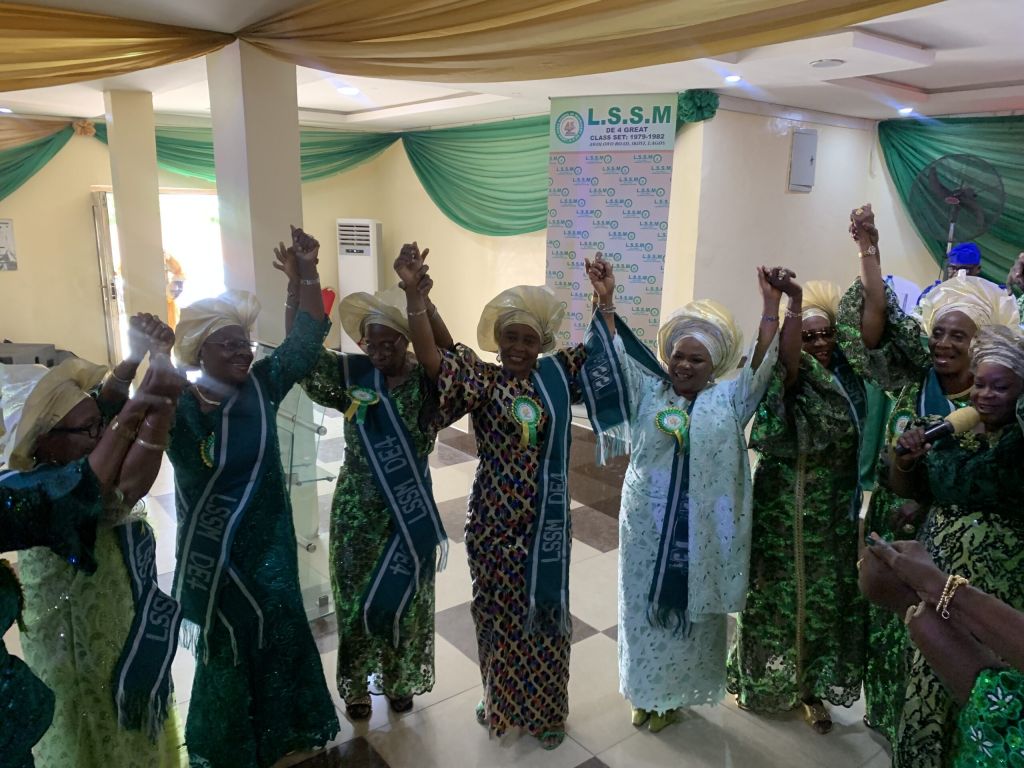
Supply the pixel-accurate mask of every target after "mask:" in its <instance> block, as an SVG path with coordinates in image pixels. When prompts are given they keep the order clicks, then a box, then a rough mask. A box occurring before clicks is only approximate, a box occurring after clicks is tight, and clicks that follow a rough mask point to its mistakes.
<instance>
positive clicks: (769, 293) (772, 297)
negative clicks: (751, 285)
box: [755, 265, 795, 314]
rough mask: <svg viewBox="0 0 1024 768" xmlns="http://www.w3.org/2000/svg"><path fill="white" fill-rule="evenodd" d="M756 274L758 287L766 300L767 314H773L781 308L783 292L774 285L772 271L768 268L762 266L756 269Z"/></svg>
mask: <svg viewBox="0 0 1024 768" xmlns="http://www.w3.org/2000/svg"><path fill="white" fill-rule="evenodd" d="M755 272H756V273H757V287H758V290H759V291H760V292H761V298H762V299H763V300H764V308H765V312H766V313H767V314H771V313H772V312H775V311H777V310H778V308H779V302H780V301H781V300H782V290H781V289H780V288H776V287H775V286H774V285H772V281H771V274H772V271H771V270H770V269H768V267H766V266H763V265H762V266H760V267H757V268H755ZM794 274H795V273H794Z"/></svg>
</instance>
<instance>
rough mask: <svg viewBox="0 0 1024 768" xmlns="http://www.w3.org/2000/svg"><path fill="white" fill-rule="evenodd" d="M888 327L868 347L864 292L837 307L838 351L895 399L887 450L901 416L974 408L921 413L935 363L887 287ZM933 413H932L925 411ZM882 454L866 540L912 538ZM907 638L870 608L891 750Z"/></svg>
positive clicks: (955, 404)
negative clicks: (902, 523) (902, 525)
mask: <svg viewBox="0 0 1024 768" xmlns="http://www.w3.org/2000/svg"><path fill="white" fill-rule="evenodd" d="M886 299H887V307H886V315H887V316H886V325H885V332H884V334H883V335H882V340H881V342H880V343H879V345H878V347H877V348H875V349H872V350H869V349H867V348H865V346H864V342H863V340H862V338H861V334H860V321H861V315H862V312H863V307H864V294H863V286H862V285H861V283H860V281H859V280H858V281H857V282H855V283H854V284H853V286H852V287H851V288H850V290H849V291H847V292H846V295H845V296H843V299H842V301H841V302H840V304H839V317H838V321H837V324H836V326H837V330H838V337H839V345H840V347H841V348H842V350H843V352H844V354H845V355H846V357H847V358H848V359H849V361H850V365H851V366H853V368H854V370H856V371H857V373H859V374H860V375H861V376H863V377H864V378H865V379H866V380H867V381H870V382H871V383H873V384H874V385H875V386H877V387H878V388H880V389H882V390H884V391H885V392H887V393H888V394H889V397H890V398H891V399H892V400H893V405H892V409H891V411H890V415H889V423H888V424H887V426H886V435H887V437H888V439H887V440H886V449H887V448H888V446H889V445H891V444H892V443H893V442H895V440H896V439H897V438H898V437H899V434H898V433H899V432H900V431H902V429H903V428H905V426H906V425H905V423H903V421H905V419H903V418H902V416H903V415H904V414H910V413H913V414H916V415H917V416H918V417H940V416H945V415H947V414H948V413H949V412H950V411H951V410H953V409H955V408H962V407H964V406H966V405H968V404H969V400H968V393H960V394H958V395H957V396H955V397H952V398H950V399H949V400H947V401H946V403H945V405H944V406H943V407H944V408H945V412H942V413H922V412H921V411H922V408H921V407H920V405H921V403H920V400H921V388H922V383H923V382H924V381H925V378H926V376H927V375H928V373H929V371H930V370H931V356H930V355H929V353H928V348H927V345H926V343H925V340H924V339H923V336H922V334H923V331H922V329H921V326H920V324H919V323H918V322H917V321H916V320H915V319H914V318H913V317H910V316H909V315H907V314H905V313H904V312H903V311H902V310H901V309H900V307H899V302H898V301H897V299H896V296H895V294H893V293H892V291H890V290H889V289H888V287H887V288H886ZM924 410H928V409H924ZM884 459H885V453H884V452H883V453H880V454H879V456H878V466H877V469H876V472H875V480H876V486H875V491H874V493H872V495H871V502H870V503H869V504H868V510H867V515H866V517H865V520H864V535H865V536H867V535H868V534H870V533H871V532H872V531H875V532H877V533H878V534H879V535H880V536H881V537H882V538H884V539H887V540H890V541H892V540H895V539H907V538H914V536H915V535H916V532H907V531H903V530H901V529H894V528H893V526H892V523H891V520H892V517H893V515H894V514H895V513H896V512H897V510H899V508H900V507H901V506H903V504H904V503H906V499H903V498H900V497H899V496H897V495H896V494H894V493H893V492H892V491H890V490H889V488H888V487H887V484H886V478H887V476H888V471H889V469H888V465H887V463H885V461H884ZM909 653H910V639H909V637H908V636H907V630H906V627H904V626H903V617H902V616H896V615H894V614H893V613H892V612H891V611H887V610H885V609H883V608H880V607H878V606H874V605H871V606H869V607H868V639H867V659H866V665H865V668H864V698H865V710H866V713H867V714H866V717H867V719H868V721H869V722H870V723H871V725H872V726H874V727H875V728H877V729H878V730H879V731H880V732H881V733H882V734H883V735H884V736H885V737H886V738H887V739H889V742H890V743H892V744H895V742H896V732H897V728H898V727H899V719H900V712H901V711H902V709H903V697H904V695H905V691H906V685H905V682H906V676H907V665H908V664H909Z"/></svg>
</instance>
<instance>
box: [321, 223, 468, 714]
mask: <svg viewBox="0 0 1024 768" xmlns="http://www.w3.org/2000/svg"><path fill="white" fill-rule="evenodd" d="M428 251H429V249H425V250H424V251H423V253H422V254H420V252H419V249H418V247H417V246H416V244H415V243H412V244H407V245H405V246H403V247H402V253H401V255H400V256H399V259H398V260H397V261H396V264H395V267H396V270H398V271H399V274H400V275H401V274H403V273H404V272H405V271H407V270H418V269H420V268H423V269H425V268H424V267H423V258H424V257H425V256H426V255H427V253H428ZM410 282H411V283H412V281H410ZM415 284H416V285H418V288H419V290H420V291H421V292H423V293H424V295H425V294H426V293H428V292H429V290H430V278H429V277H424V279H423V280H420V281H418V282H416V283H415ZM405 307H406V298H405V292H404V291H403V290H402V289H401V288H392V289H389V290H387V291H383V292H381V293H378V294H375V295H370V294H367V293H355V294H351V295H349V296H347V297H345V299H344V300H343V301H342V302H341V305H340V307H339V313H340V315H341V324H342V327H343V328H344V329H345V332H346V333H347V334H348V335H349V336H350V337H351V338H352V339H353V341H355V342H356V343H358V344H359V345H360V347H361V348H362V349H363V350H364V351H365V353H366V355H365V356H363V355H347V354H344V353H338V352H332V351H328V350H326V349H325V350H322V351H321V352H320V357H319V359H318V360H317V364H316V367H315V368H314V369H313V371H312V373H310V375H309V376H308V377H306V379H304V380H303V382H302V386H303V388H304V389H305V390H306V393H307V394H308V395H309V396H310V398H311V399H312V400H313V401H314V402H316V403H319V404H320V405H322V406H324V407H326V408H335V409H337V410H339V411H341V412H342V413H345V414H346V417H347V418H346V420H345V463H344V465H342V467H341V470H340V471H339V473H338V485H337V488H336V489H335V491H334V499H333V501H332V503H331V528H330V531H331V533H330V535H331V544H330V563H331V587H332V589H333V592H334V607H335V616H336V617H337V621H338V666H337V678H336V679H337V685H338V693H339V694H340V695H341V698H342V699H343V700H344V701H345V708H346V711H347V713H348V716H349V717H350V718H351V719H353V720H365V719H366V718H368V717H369V716H370V713H371V700H370V697H369V692H370V679H371V678H373V687H374V692H379V693H383V694H384V695H386V696H387V697H388V699H389V701H390V705H391V708H392V709H393V710H394V711H396V712H406V711H408V710H410V709H411V708H412V704H413V696H414V695H416V696H418V695H420V694H423V693H427V692H428V691H430V690H431V689H432V688H433V687H434V576H433V571H434V567H433V565H434V562H433V558H431V560H430V562H429V563H423V566H424V567H422V568H421V575H420V583H419V587H418V589H416V590H415V594H414V596H413V597H412V598H411V599H410V601H409V603H408V607H407V608H406V609H405V612H404V615H402V616H401V617H400V621H399V623H398V642H397V644H396V643H395V641H394V637H393V633H392V632H391V631H387V632H386V633H376V632H372V631H370V630H369V629H368V627H367V624H366V619H365V617H364V611H365V607H366V602H367V597H368V596H369V593H370V587H371V581H373V580H374V575H375V573H377V572H378V565H379V564H380V563H381V562H382V558H383V557H384V555H385V552H386V551H387V550H388V546H389V543H390V542H391V541H392V539H393V537H394V536H395V533H396V519H395V517H394V515H393V513H392V510H391V507H390V505H389V502H388V500H387V497H386V496H385V493H384V490H383V489H382V488H381V487H380V485H379V484H378V480H377V476H376V475H375V473H374V471H373V469H372V467H371V462H370V460H369V459H370V457H369V456H368V453H367V447H366V445H365V444H364V441H363V439H362V433H361V432H360V429H359V426H360V424H359V418H360V416H361V415H360V413H359V407H358V402H357V401H354V400H353V391H354V390H355V396H356V397H358V396H359V393H360V392H359V388H360V383H359V381H358V380H357V379H358V373H359V371H356V370H355V368H357V367H359V366H361V367H362V369H364V370H363V371H362V372H363V373H367V374H368V373H370V371H369V370H368V369H369V368H372V369H375V370H376V371H379V373H380V381H381V383H382V384H383V385H384V390H383V391H376V390H373V394H374V396H375V398H376V399H377V401H378V402H377V403H375V404H374V405H372V406H369V407H371V408H374V409H378V408H380V407H382V406H381V403H380V401H381V400H382V399H383V398H389V399H390V401H391V403H393V405H394V409H395V411H396V412H397V414H398V417H399V418H400V419H401V423H402V425H403V426H404V428H405V431H406V433H407V434H408V437H409V440H410V441H411V447H412V449H413V452H414V454H415V456H416V459H417V461H418V463H419V464H420V465H421V471H422V472H423V473H424V476H425V480H426V482H427V483H429V471H428V470H427V456H428V455H429V454H430V452H431V451H433V449H434V440H435V437H436V435H437V427H436V425H435V424H434V422H433V418H432V416H433V414H432V412H431V404H432V403H433V402H434V398H433V396H432V393H433V386H432V385H431V383H430V381H429V380H428V379H427V378H426V376H425V375H424V373H423V367H422V366H421V365H419V364H418V363H417V362H416V360H415V358H414V357H412V356H411V354H410V349H409V321H408V320H407V319H406V312H405ZM427 312H428V314H429V316H430V324H431V327H432V329H433V332H434V341H435V343H436V344H437V346H438V347H440V348H444V349H447V348H449V347H451V346H452V345H453V342H452V338H451V334H450V333H449V332H448V329H447V327H446V326H445V324H444V321H443V320H442V319H441V316H440V314H439V313H438V312H437V310H436V308H435V307H434V306H433V305H432V304H429V303H428V304H427ZM356 358H359V359H356ZM367 364H369V365H367ZM368 389H373V387H369V388H368ZM371 399H372V398H371ZM354 403H355V406H356V407H355V408H352V406H353V404H354ZM350 408H351V410H350ZM364 426H365V421H364ZM372 442H373V443H375V441H372ZM398 484H400V483H396V485H398ZM392 491H393V489H392ZM431 549H433V548H431Z"/></svg>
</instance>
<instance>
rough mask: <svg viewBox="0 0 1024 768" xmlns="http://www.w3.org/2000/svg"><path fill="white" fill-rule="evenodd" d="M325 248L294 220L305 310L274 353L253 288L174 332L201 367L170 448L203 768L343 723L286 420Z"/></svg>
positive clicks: (317, 307) (220, 766) (318, 323)
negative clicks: (301, 524)
mask: <svg viewBox="0 0 1024 768" xmlns="http://www.w3.org/2000/svg"><path fill="white" fill-rule="evenodd" d="M318 250H319V243H317V242H316V241H315V240H313V239H312V238H311V237H309V236H308V235H306V234H305V233H303V232H301V231H300V230H293V236H292V248H291V250H290V251H289V252H288V253H290V255H291V258H292V259H294V263H292V264H291V266H292V267H293V271H294V274H295V275H296V278H295V286H294V288H293V290H294V292H295V293H296V294H297V295H298V301H297V304H298V315H297V317H296V318H295V324H294V327H293V328H292V331H291V333H289V334H288V336H287V337H286V338H285V340H284V341H283V342H282V343H281V345H280V346H279V347H278V348H277V349H275V350H274V352H273V353H272V354H271V355H270V356H268V357H266V358H263V359H261V360H259V361H257V362H256V363H255V364H253V351H252V344H251V342H250V339H249V333H250V332H251V330H252V326H253V323H254V322H255V319H256V315H257V314H258V312H259V302H258V301H256V299H255V297H254V296H252V295H251V294H248V293H245V292H243V291H229V292H228V293H226V294H223V295H222V296H220V297H218V298H216V299H204V300H202V301H199V302H196V303H194V304H192V305H191V306H189V307H185V308H184V309H182V312H181V321H180V322H179V323H178V326H177V328H176V329H175V333H176V335H177V341H176V344H175V354H176V355H177V356H178V359H179V360H181V361H182V362H183V363H184V364H186V365H190V366H196V367H199V368H201V370H202V375H201V376H200V378H199V379H198V380H197V381H196V382H195V383H194V384H193V385H192V386H191V387H189V388H188V389H187V390H186V391H185V393H184V394H183V395H182V397H181V402H180V405H179V409H178V416H177V419H176V420H175V424H174V430H173V432H172V434H171V444H170V448H169V450H168V456H169V457H170V459H171V462H172V464H173V465H174V483H175V491H176V509H177V515H178V542H177V553H176V555H177V567H176V569H175V579H174V597H175V598H177V599H178V600H179V601H180V602H181V604H182V612H183V614H184V617H185V619H186V621H187V623H186V624H184V625H183V634H184V642H185V643H186V645H191V646H193V647H195V649H196V652H197V656H198V662H197V664H196V675H195V680H194V682H193V684H192V698H191V700H190V701H189V712H188V722H187V724H186V728H185V742H186V745H187V746H188V751H189V759H190V761H191V764H192V765H193V766H199V767H201V768H235V767H237V768H253V766H255V767H256V768H265V767H266V766H271V765H273V764H274V763H276V762H277V761H278V760H279V759H280V758H281V757H283V756H284V755H286V754H288V753H290V752H298V751H306V750H310V749H314V748H317V747H321V746H323V745H324V744H326V743H327V742H328V741H330V740H331V739H332V738H334V735H335V734H336V733H337V732H338V727H339V725H338V717H337V713H336V712H335V710H334V705H333V703H332V701H331V696H330V692H329V691H328V690H327V681H326V680H325V679H324V674H323V667H322V665H321V663H320V654H319V653H318V651H317V647H316V643H315V642H314V640H313V636H312V634H311V632H310V629H309V622H308V620H307V618H306V612H305V609H304V608H303V604H302V593H301V590H300V587H299V572H298V557H297V553H296V543H295V528H294V525H293V522H292V508H291V501H290V498H289V495H288V486H287V483H286V481H285V477H284V471H283V470H282V468H281V457H280V446H279V444H278V438H277V420H276V414H277V409H278V407H279V405H280V403H281V401H282V400H283V399H284V398H285V396H286V395H287V394H288V391H289V390H290V389H291V388H292V386H293V385H294V384H296V383H298V382H299V381H300V380H301V379H302V378H304V377H305V376H307V375H308V374H309V372H310V371H311V370H312V369H313V366H314V365H315V363H316V360H317V356H318V355H319V353H320V349H321V346H322V344H323V339H324V335H325V334H326V333H327V329H328V326H329V323H328V321H327V320H326V318H325V317H324V310H323V300H322V298H321V294H320V288H319V279H318V277H317V269H316V255H317V251H318ZM281 252H282V253H284V252H285V249H284V248H283V247H282V249H281ZM280 267H281V269H284V270H286V271H287V269H286V265H284V264H281V265H280ZM289 303H292V300H291V299H289Z"/></svg>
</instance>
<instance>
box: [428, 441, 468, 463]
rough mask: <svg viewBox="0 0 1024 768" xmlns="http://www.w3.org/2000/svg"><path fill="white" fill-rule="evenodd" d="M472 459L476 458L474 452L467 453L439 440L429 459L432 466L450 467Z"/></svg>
mask: <svg viewBox="0 0 1024 768" xmlns="http://www.w3.org/2000/svg"><path fill="white" fill-rule="evenodd" d="M474 459H476V454H475V453H474V454H468V453H466V452H465V451H460V450H459V449H458V448H453V447H452V446H450V445H446V444H445V443H442V442H440V441H439V442H438V443H437V447H436V448H435V449H434V452H433V453H431V454H430V459H429V461H430V466H432V467H450V466H451V465H452V464H463V463H465V462H467V461H473V460H474Z"/></svg>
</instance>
